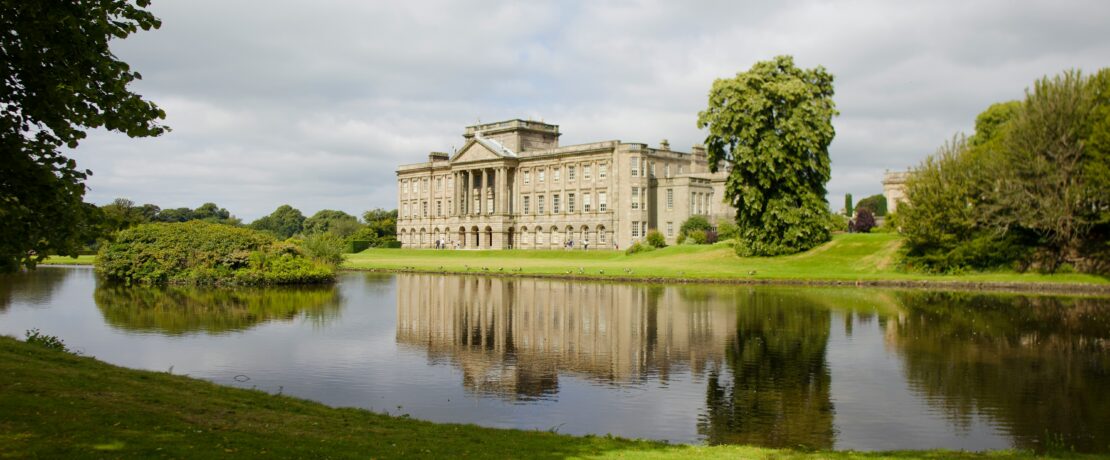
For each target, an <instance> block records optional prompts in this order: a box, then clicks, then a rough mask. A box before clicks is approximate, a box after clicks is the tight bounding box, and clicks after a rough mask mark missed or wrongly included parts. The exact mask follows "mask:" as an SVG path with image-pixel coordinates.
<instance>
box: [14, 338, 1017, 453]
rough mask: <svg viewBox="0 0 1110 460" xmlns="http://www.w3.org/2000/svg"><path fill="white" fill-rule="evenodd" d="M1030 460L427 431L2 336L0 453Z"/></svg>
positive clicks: (417, 424) (399, 420)
mask: <svg viewBox="0 0 1110 460" xmlns="http://www.w3.org/2000/svg"><path fill="white" fill-rule="evenodd" d="M228 455H231V456H235V457H254V456H262V455H265V456H268V457H274V458H290V457H296V458H334V457H343V458H347V457H359V458H386V457H425V458H455V457H479V458H610V457H621V458H695V457H696V458H710V459H712V458H775V459H809V458H828V459H885V458H890V459H906V458H1032V457H1033V455H1032V454H1031V453H1028V452H1015V451H997V452H989V453H985V454H977V453H965V452H953V451H939V450H936V451H904V452H878V453H859V452H799V451H791V450H780V449H763V448H755V447H744V446H713V447H704V446H674V445H667V444H663V443H657V442H649V441H632V440H625V439H619V438H611V437H596V436H587V437H574V436H566V435H559V434H554V433H548V432H541V431H520V430H501V429H491V428H481V427H477V426H473V425H453V424H434V423H430V422H422V421H417V420H411V419H408V418H403V417H391V416H387V415H382V414H376V413H373V412H369V411H364V410H358V409H337V408H331V407H327V406H324V405H322V404H317V403H313V402H309V401H305V400H300V399H295V398H291V397H286V396H275V395H269V394H266V393H262V392H258V391H250V390H242V389H236V388H228V387H220V386H217V385H214V384H211V383H208V382H204V381H200V380H195V379H191V378H187V377H182V376H175V375H170V374H165V373H159V372H149V371H136V370H130V369H124V368H120V367H116V366H112V365H109V364H106V363H102V362H100V361H96V360H95V359H92V358H86V357H78V356H74V355H71V354H68V353H64V352H60V351H55V350H50V349H46V348H43V347H41V346H38V345H31V344H26V343H24V342H19V341H17V340H15V339H12V338H9V337H0V457H47V458H74V457H95V458H105V457H127V458H134V457H189V458H198V457H199V458H206V457H217V456H219V457H227V456H228Z"/></svg>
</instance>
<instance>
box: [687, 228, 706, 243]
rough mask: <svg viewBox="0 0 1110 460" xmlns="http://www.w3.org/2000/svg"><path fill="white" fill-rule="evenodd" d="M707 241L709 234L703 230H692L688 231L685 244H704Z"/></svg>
mask: <svg viewBox="0 0 1110 460" xmlns="http://www.w3.org/2000/svg"><path fill="white" fill-rule="evenodd" d="M708 242H709V234H708V232H706V231H705V230H694V231H692V232H690V233H689V235H688V238H687V239H686V244H706V243H708Z"/></svg>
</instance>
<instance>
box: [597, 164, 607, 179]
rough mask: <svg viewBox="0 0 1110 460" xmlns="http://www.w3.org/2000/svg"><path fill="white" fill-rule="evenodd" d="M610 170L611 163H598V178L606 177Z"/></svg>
mask: <svg viewBox="0 0 1110 460" xmlns="http://www.w3.org/2000/svg"><path fill="white" fill-rule="evenodd" d="M608 172H609V163H602V164H599V165H597V178H598V179H604V178H605V175H606V174H607V173H608Z"/></svg>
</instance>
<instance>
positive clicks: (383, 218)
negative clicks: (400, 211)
mask: <svg viewBox="0 0 1110 460" xmlns="http://www.w3.org/2000/svg"><path fill="white" fill-rule="evenodd" d="M362 220H363V221H364V222H366V229H367V231H368V232H371V233H373V234H374V235H375V238H367V239H369V240H370V241H377V242H378V243H376V245H378V246H380V247H385V246H381V245H383V244H385V243H386V242H388V241H390V240H396V239H397V210H396V209H394V210H391V211H386V210H384V209H371V210H369V211H366V212H364V213H362Z"/></svg>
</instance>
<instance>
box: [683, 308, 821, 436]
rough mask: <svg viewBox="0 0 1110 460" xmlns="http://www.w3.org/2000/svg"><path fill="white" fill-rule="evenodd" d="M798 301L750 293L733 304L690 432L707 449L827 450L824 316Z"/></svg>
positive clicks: (816, 309)
mask: <svg viewBox="0 0 1110 460" xmlns="http://www.w3.org/2000/svg"><path fill="white" fill-rule="evenodd" d="M810 303H812V302H811V301H809V300H808V299H806V298H804V297H801V296H800V295H790V294H785V293H781V292H780V293H768V292H766V291H752V292H751V293H750V294H749V295H748V296H746V297H742V298H740V299H739V302H738V305H737V318H736V335H735V336H734V337H731V338H730V339H729V343H728V345H727V350H726V358H725V362H726V363H727V366H726V367H725V369H724V370H723V371H722V370H720V369H718V370H716V371H713V372H711V373H710V375H709V379H708V388H707V390H706V406H707V408H706V410H707V413H706V414H705V416H704V417H703V418H702V420H701V421H699V423H698V432H699V433H701V434H702V435H704V436H706V438H707V441H708V442H709V443H711V444H726V443H727V444H736V443H738V444H756V445H760V446H771V447H783V446H791V447H793V446H806V447H810V448H829V447H832V444H833V406H832V402H831V400H830V394H829V382H830V375H829V369H828V366H827V365H826V363H825V348H826V346H827V344H828V337H829V327H830V314H829V312H828V311H827V310H825V309H820V308H811V307H809V306H808V305H807V304H810Z"/></svg>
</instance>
